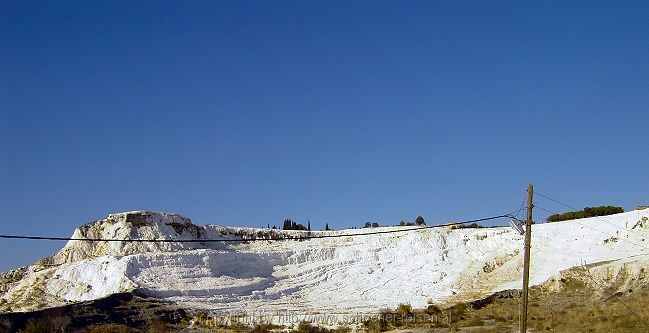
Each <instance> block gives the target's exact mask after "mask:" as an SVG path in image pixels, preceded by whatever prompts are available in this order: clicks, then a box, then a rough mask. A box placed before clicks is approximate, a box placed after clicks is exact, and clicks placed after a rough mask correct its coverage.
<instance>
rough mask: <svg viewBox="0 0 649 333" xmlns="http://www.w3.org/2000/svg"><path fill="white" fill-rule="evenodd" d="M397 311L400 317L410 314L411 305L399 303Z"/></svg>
mask: <svg viewBox="0 0 649 333" xmlns="http://www.w3.org/2000/svg"><path fill="white" fill-rule="evenodd" d="M397 313H399V315H400V316H401V318H406V317H407V316H410V315H411V314H412V305H410V304H403V303H402V304H399V306H398V307H397Z"/></svg>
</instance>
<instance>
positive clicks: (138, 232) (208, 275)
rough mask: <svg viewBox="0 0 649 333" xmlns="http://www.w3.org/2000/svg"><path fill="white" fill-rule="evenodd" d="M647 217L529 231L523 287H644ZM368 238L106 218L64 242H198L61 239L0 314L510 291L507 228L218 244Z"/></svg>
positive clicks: (366, 301)
mask: <svg viewBox="0 0 649 333" xmlns="http://www.w3.org/2000/svg"><path fill="white" fill-rule="evenodd" d="M648 219H649V211H648V210H645V211H633V212H628V213H623V214H617V215H612V216H607V217H600V218H593V219H582V220H575V221H566V222H560V223H552V224H542V225H535V226H534V228H533V236H532V239H533V242H532V267H531V283H532V284H541V283H543V282H544V281H551V280H552V279H557V278H558V276H559V274H560V273H561V272H562V271H565V270H567V269H570V268H571V267H580V266H584V265H590V267H592V268H593V270H592V273H591V274H593V275H594V276H599V275H598V274H600V275H601V277H604V275H603V274H604V273H602V272H606V269H608V271H609V272H612V271H615V272H617V273H616V275H615V279H613V278H611V279H610V280H611V281H612V280H616V281H619V280H620V279H619V277H620V276H621V275H620V274H622V273H620V272H625V273H624V274H627V275H628V279H627V280H629V279H633V280H630V281H632V282H630V283H644V282H642V279H644V278H641V277H642V276H643V275H642V274H644V273H643V272H644V271H642V270H641V269H642V268H643V267H644V266H646V263H647V261H646V260H645V259H646V257H645V256H644V255H645V254H647V253H649V250H647V248H649V246H648V245H649V244H648V242H647V236H649V235H648V233H649V222H647V221H648ZM595 229H596V230H597V231H595ZM375 230H376V229H370V230H368V229H354V230H341V231H312V232H310V233H308V232H306V231H281V230H269V229H254V228H233V227H223V226H215V225H206V226H200V225H194V224H192V223H191V221H190V220H189V219H187V218H184V217H182V216H179V215H176V214H170V213H155V212H146V211H137V212H126V213H119V214H112V215H109V216H108V217H107V218H106V219H103V220H100V221H96V222H93V223H89V224H86V225H83V226H81V227H79V228H78V229H76V230H75V231H74V234H73V237H74V238H79V239H146V240H171V239H173V240H196V239H203V240H205V241H204V242H169V243H164V242H162V243H161V242H104V241H96V242H84V241H70V242H68V243H67V244H66V246H65V247H64V248H63V249H61V250H60V251H59V252H57V253H56V254H54V255H53V256H51V257H49V258H47V259H45V260H41V261H39V263H37V264H35V265H32V266H29V267H26V268H22V269H19V270H15V271H12V272H7V273H4V274H3V275H2V278H1V279H0V295H1V298H0V311H3V312H8V311H26V310H34V309H39V308H44V307H51V306H56V305H61V304H67V303H69V302H78V301H83V300H91V299H97V298H101V297H104V296H107V295H110V294H113V293H118V292H130V291H133V290H137V291H138V292H140V293H144V294H147V295H150V296H154V297H160V298H164V299H166V300H171V301H174V302H177V303H179V304H181V305H183V306H187V307H195V308H207V309H216V310H222V311H267V312H273V311H275V312H276V311H286V310H299V311H306V312H309V311H329V312H337V313H352V312H359V311H360V312H374V311H377V310H379V309H381V308H384V307H395V306H396V305H398V304H399V303H411V304H412V305H413V306H415V307H424V306H426V304H427V302H435V303H438V304H445V303H451V302H456V301H466V300H473V299H478V298H482V297H484V296H486V295H488V294H490V293H493V292H496V291H499V290H505V289H516V288H520V283H521V282H520V277H521V274H522V268H521V266H522V258H521V249H522V245H523V244H522V238H521V237H520V236H519V235H518V234H517V233H515V232H513V231H510V230H509V229H508V228H487V229H457V230H451V229H448V228H434V229H426V230H415V228H412V227H386V228H381V229H379V230H381V231H388V230H409V231H404V232H399V233H388V234H377V235H364V236H358V237H353V236H345V237H338V238H320V239H309V240H282V241H271V240H264V241H255V242H222V241H220V240H233V239H252V238H254V239H264V238H277V237H285V238H299V237H300V236H304V235H307V234H310V235H312V236H318V235H341V234H343V235H347V234H363V233H367V232H370V231H375ZM618 266H619V267H618ZM620 267H621V268H620ZM605 268H606V269H605ZM611 274H613V273H611ZM638 281H640V282H638ZM548 283H549V282H548ZM616 283H617V282H616ZM618 284H620V283H618ZM611 285H613V284H611ZM625 287H627V285H626V284H625V285H622V284H620V288H625Z"/></svg>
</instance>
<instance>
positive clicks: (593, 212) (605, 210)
mask: <svg viewBox="0 0 649 333" xmlns="http://www.w3.org/2000/svg"><path fill="white" fill-rule="evenodd" d="M619 213H624V208H622V207H616V206H599V207H585V208H584V209H583V210H580V211H573V212H565V213H562V214H553V215H550V216H548V218H547V221H548V222H559V221H567V220H576V219H583V218H586V217H596V216H606V215H613V214H619Z"/></svg>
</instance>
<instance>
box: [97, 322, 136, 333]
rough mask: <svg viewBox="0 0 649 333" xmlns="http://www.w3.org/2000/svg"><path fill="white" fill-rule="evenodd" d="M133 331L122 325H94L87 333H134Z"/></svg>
mask: <svg viewBox="0 0 649 333" xmlns="http://www.w3.org/2000/svg"><path fill="white" fill-rule="evenodd" d="M134 332H135V330H133V329H132V328H130V327H128V326H126V325H124V324H104V325H95V326H92V327H91V328H90V330H88V333H134Z"/></svg>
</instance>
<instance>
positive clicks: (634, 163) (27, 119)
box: [0, 1, 649, 271]
mask: <svg viewBox="0 0 649 333" xmlns="http://www.w3.org/2000/svg"><path fill="white" fill-rule="evenodd" d="M648 17H649V3H648V2H646V1H606V2H597V1H585V2H576V1H556V2H546V1H540V2H529V1H524V2H520V1H511V2H504V1H496V2H491V1H490V2H486V1H477V2H460V1H448V2H439V1H431V2H415V1H393V2H392V1H391V2H374V1H354V2H351V1H322V2H319V1H291V2H284V1H245V2H242V1H231V2H223V1H207V2H203V1H200V2H199V1H196V2H192V3H191V4H185V2H182V1H176V2H165V1H151V2H148V1H135V2H133V1H123V2H117V1H64V2H56V3H53V2H45V1H38V2H31V1H3V2H2V4H0V101H1V104H0V110H1V111H0V112H1V115H0V117H1V118H0V163H1V164H0V165H1V174H0V177H1V178H0V181H1V183H0V233H5V234H36V235H57V236H68V235H71V233H72V230H73V229H74V228H75V227H76V226H78V225H80V224H82V223H86V222H89V221H92V220H96V219H100V218H103V217H105V216H106V215H108V214H109V213H112V212H119V211H127V210H135V209H147V210H160V211H172V212H178V213H180V214H182V215H185V216H188V217H191V218H192V219H193V221H194V222H195V223H198V224H225V225H245V226H266V225H267V224H270V225H273V224H277V225H279V224H281V223H282V220H283V219H285V218H292V219H295V220H297V221H298V222H306V220H307V219H310V221H311V224H312V226H313V227H314V228H323V227H324V225H325V223H329V225H330V226H332V227H334V228H344V227H351V226H358V225H361V224H362V223H363V222H365V221H373V222H378V223H380V224H382V225H386V224H396V223H398V222H399V220H400V219H405V220H414V218H415V217H416V216H417V215H423V216H424V217H425V218H426V220H427V222H428V223H429V224H434V223H439V222H445V221H449V220H461V219H469V218H477V217H483V216H489V215H497V214H501V213H503V212H509V211H512V210H514V209H517V208H518V207H519V206H520V205H521V203H522V202H523V200H524V198H525V195H526V194H525V189H526V186H527V184H528V183H533V184H534V185H535V187H536V189H537V190H538V191H539V192H541V193H544V194H548V195H551V196H553V197H556V198H557V199H560V200H562V201H565V202H567V203H569V204H571V205H574V206H577V207H580V208H581V207H584V206H594V205H601V204H613V205H620V206H624V207H625V208H626V209H633V208H634V207H635V205H637V204H647V203H649V187H648V184H649V173H648V172H647V167H648V166H649V158H648V157H647V156H648V154H647V143H648V142H649V140H648V139H649V127H648V124H649V20H648V19H647V18H648ZM539 204H542V205H543V206H545V207H546V208H548V209H553V210H564V208H563V207H560V206H557V205H556V204H553V203H552V202H548V201H543V199H542V198H539ZM537 213H538V214H537V216H538V217H539V218H543V217H545V216H547V214H543V213H542V212H540V211H538V212H537ZM61 246H63V243H59V242H53V243H46V242H29V241H7V240H0V252H1V253H3V256H2V257H3V259H2V261H1V262H0V270H3V271H4V270H6V269H9V268H12V267H17V266H20V265H25V264H29V263H31V262H33V261H35V260H36V259H37V258H40V257H43V256H45V255H48V254H51V253H53V251H55V250H56V249H58V248H60V247H61Z"/></svg>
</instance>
